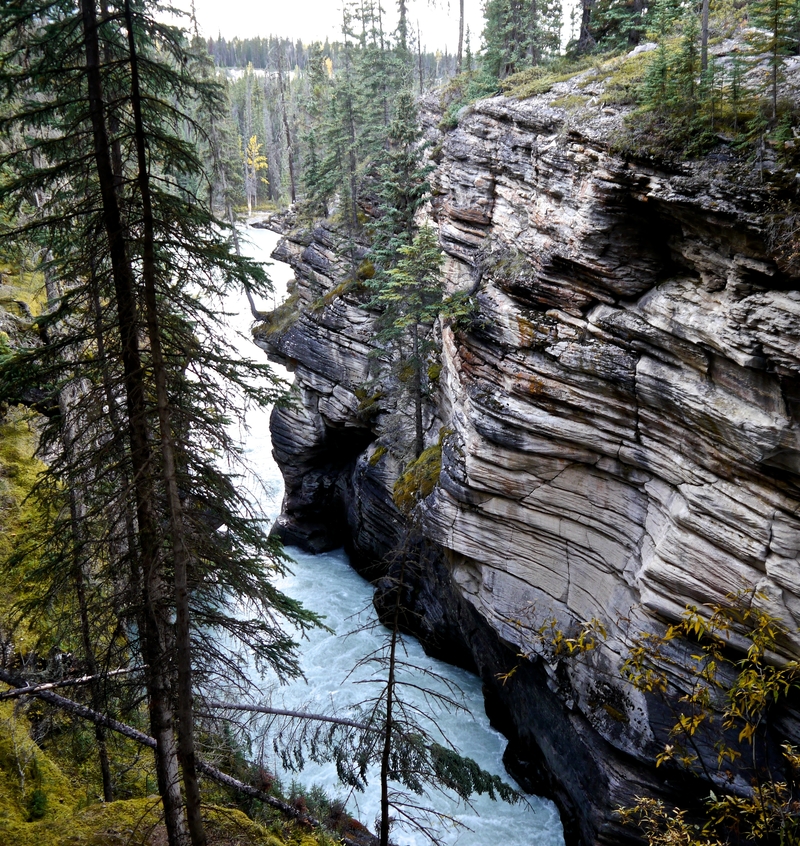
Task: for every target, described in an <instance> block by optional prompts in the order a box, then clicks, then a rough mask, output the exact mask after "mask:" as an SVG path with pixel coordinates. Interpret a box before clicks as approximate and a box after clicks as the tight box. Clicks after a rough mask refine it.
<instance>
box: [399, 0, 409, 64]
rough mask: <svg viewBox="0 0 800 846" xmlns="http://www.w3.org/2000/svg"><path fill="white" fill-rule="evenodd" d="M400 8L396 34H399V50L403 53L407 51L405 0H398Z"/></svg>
mask: <svg viewBox="0 0 800 846" xmlns="http://www.w3.org/2000/svg"><path fill="white" fill-rule="evenodd" d="M397 5H398V7H399V10H400V21H399V23H398V24H397V34H398V35H399V36H400V50H401V51H402V52H403V54H405V53H406V52H407V51H408V16H407V14H406V0H398V2H397Z"/></svg>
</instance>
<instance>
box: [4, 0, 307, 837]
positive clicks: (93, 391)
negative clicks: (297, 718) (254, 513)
mask: <svg viewBox="0 0 800 846" xmlns="http://www.w3.org/2000/svg"><path fill="white" fill-rule="evenodd" d="M0 42H2V43H3V45H4V48H3V53H2V56H0V82H2V84H3V85H4V86H6V91H7V94H8V95H9V99H8V103H9V107H8V109H7V110H6V113H5V114H4V115H3V117H2V123H3V128H4V129H5V130H6V131H7V132H8V133H9V134H8V136H7V137H15V136H16V137H17V138H19V142H18V143H15V145H14V146H11V147H9V148H7V151H6V152H5V153H4V155H3V157H2V162H1V163H2V165H3V167H4V172H5V173H7V174H9V178H7V179H4V182H3V184H2V186H1V189H2V190H1V191H0V193H1V194H2V200H3V201H4V202H5V203H6V204H7V207H8V208H10V209H11V210H12V211H14V212H16V215H17V223H16V225H15V226H14V227H13V228H12V229H11V230H10V231H8V232H6V233H5V237H7V238H33V237H35V238H37V239H39V240H40V241H41V242H42V243H44V244H46V245H47V247H48V252H49V254H50V255H51V256H52V259H51V260H50V261H49V266H50V270H51V272H52V273H54V274H55V275H56V276H57V278H59V279H61V280H63V282H64V285H65V290H66V294H65V296H64V297H63V301H62V302H61V303H60V305H59V308H58V309H57V310H56V311H55V312H54V313H53V316H52V318H51V320H52V321H59V327H60V330H61V331H60V332H59V333H58V336H57V337H56V336H54V338H55V340H51V341H49V342H47V343H45V344H44V345H43V346H42V347H37V348H34V349H31V350H29V351H27V352H24V353H23V354H22V355H20V356H17V357H12V359H11V360H10V361H6V362H4V366H3V370H2V373H0V384H2V387H3V393H5V394H6V395H7V396H8V395H11V396H15V395H17V393H16V391H15V382H18V381H19V380H20V379H21V378H23V377H24V376H27V375H33V376H34V378H35V380H36V382H37V383H38V384H39V385H41V386H42V388H43V390H45V391H47V390H53V388H52V386H53V384H57V385H58V390H60V391H65V390H67V391H69V390H70V388H72V391H73V396H74V397H76V398H77V399H76V403H77V407H79V408H81V409H86V412H85V413H87V414H88V413H89V409H92V412H91V414H90V416H89V417H87V418H83V417H82V418H81V419H82V421H83V427H84V428H83V431H82V433H81V435H80V437H75V438H70V439H69V449H65V450H63V451H62V458H61V459H60V460H59V461H54V462H53V463H52V464H51V467H54V468H55V470H53V471H52V472H54V473H56V474H58V473H60V474H61V475H60V476H58V475H56V476H55V478H56V479H59V478H60V479H64V480H65V482H66V484H67V485H75V484H80V483H81V480H84V481H85V480H87V479H95V478H97V479H101V480H104V482H117V483H118V482H120V481H121V480H124V479H127V480H129V484H126V485H123V486H122V489H123V490H124V492H125V496H124V497H123V498H122V499H120V496H119V493H118V492H114V491H113V488H112V489H111V490H110V489H109V488H107V487H106V485H105V484H102V485H101V484H97V485H91V486H90V487H88V488H87V490H86V491H84V496H85V502H84V506H86V514H87V515H89V516H92V517H93V518H94V522H92V523H86V522H85V521H82V526H81V527H80V529H79V531H78V533H77V534H76V535H75V536H76V537H78V538H81V537H83V536H86V537H90V536H91V532H90V531H89V528H90V527H91V529H92V531H94V530H95V529H97V530H98V531H99V532H100V533H101V536H102V537H103V538H104V541H103V556H102V557H101V558H99V562H104V566H103V569H100V570H98V569H97V567H98V559H95V558H94V557H92V553H93V551H95V550H96V547H93V546H92V545H89V544H84V543H83V542H80V543H77V544H72V546H71V548H70V550H69V551H70V554H74V553H76V552H80V554H81V556H83V561H84V562H85V566H86V567H87V568H90V569H91V572H92V574H93V576H98V577H99V576H103V577H104V578H106V579H107V582H106V584H107V585H108V590H109V591H110V592H111V593H114V594H115V595H116V597H117V599H116V602H115V606H114V610H115V612H116V613H117V615H118V616H119V617H120V619H121V620H122V619H130V620H133V621H135V627H134V626H131V627H129V629H128V630H129V631H130V632H131V633H133V632H135V641H133V642H132V646H134V647H135V648H137V649H138V650H139V651H140V653H141V656H142V659H143V663H144V664H145V665H146V666H147V670H146V674H145V680H146V688H147V695H148V705H149V713H150V721H151V734H152V735H153V737H154V738H155V740H156V750H157V754H156V762H157V771H158V782H159V792H160V794H161V797H162V801H163V806H164V813H165V822H166V827H167V832H168V836H169V840H170V843H171V844H173V846H181V845H182V844H183V843H185V842H186V840H187V829H186V821H188V835H190V836H191V840H192V842H193V844H195V846H200V844H202V843H203V841H204V832H203V827H202V820H201V818H200V815H199V810H200V808H199V791H198V786H197V777H196V767H194V766H193V761H194V744H193V725H192V722H193V721H192V698H193V695H194V692H195V691H196V690H197V689H198V685H200V686H202V684H203V682H204V680H205V681H213V677H214V673H215V672H229V671H230V670H231V669H232V668H233V667H234V666H235V665H234V663H232V662H231V660H230V656H229V655H227V654H226V651H225V649H224V648H221V647H220V640H219V639H218V638H217V637H216V636H215V635H214V633H215V632H219V631H225V632H227V633H229V634H230V635H233V636H234V637H236V638H238V639H239V640H240V641H242V642H244V643H245V644H246V645H247V646H248V647H249V648H250V649H252V650H253V651H254V653H255V654H256V656H257V657H258V658H260V659H261V660H263V661H264V662H265V663H266V664H268V665H270V666H272V667H273V668H274V669H275V670H276V671H277V672H278V673H293V672H297V665H296V663H295V660H294V657H293V654H292V651H291V647H292V643H291V640H290V639H289V638H288V637H286V636H285V635H284V634H283V632H282V631H281V630H280V628H279V627H278V626H277V624H276V619H277V618H280V617H287V618H288V619H290V620H292V621H294V622H296V623H298V624H300V625H301V626H304V625H307V624H308V623H309V622H311V618H310V617H309V615H307V614H305V613H304V612H302V610H301V609H300V608H299V607H298V606H297V605H296V604H294V603H292V602H291V601H289V600H288V599H287V598H286V597H284V596H283V595H282V594H280V593H279V592H278V591H276V590H275V589H274V588H273V586H272V585H271V584H270V582H269V579H268V575H269V570H268V569H265V567H264V563H265V559H266V561H268V562H271V566H272V568H273V569H276V568H277V569H279V568H280V566H281V556H280V551H279V550H278V549H277V548H276V546H275V544H274V542H273V541H271V540H270V539H269V538H266V537H265V536H264V535H263V532H262V529H261V528H260V524H259V523H258V522H257V521H256V520H254V519H252V518H251V516H250V515H249V512H248V508H247V506H246V502H247V497H246V496H245V495H243V494H241V493H240V492H238V491H237V489H236V487H235V485H234V484H233V483H232V481H231V479H230V478H229V477H228V476H226V474H225V473H224V472H223V471H222V470H221V469H220V467H219V466H218V465H217V463H216V461H215V456H216V455H228V456H230V455H232V454H233V444H232V443H231V440H230V436H229V435H228V434H227V430H226V429H225V422H226V418H227V417H228V416H229V415H235V414H236V413H237V412H236V409H237V406H236V404H235V396H236V394H237V392H238V394H239V395H240V396H241V397H242V398H243V399H249V400H251V401H267V400H271V399H275V396H276V394H275V391H274V390H273V389H272V388H271V387H267V388H266V389H264V388H262V387H258V386H257V385H254V384H253V383H252V381H251V380H252V378H254V377H255V378H260V379H266V380H267V381H266V383H265V384H267V385H268V386H271V385H272V379H271V376H270V374H269V372H268V370H266V369H265V368H264V367H263V366H259V365H255V364H253V363H248V362H242V363H236V362H235V361H234V359H233V357H232V356H231V355H230V353H229V352H228V351H227V350H226V348H225V346H224V343H223V342H222V340H221V337H220V333H219V330H218V328H217V327H216V326H215V323H214V315H213V311H212V310H211V309H210V308H209V307H208V305H207V304H206V303H204V302H203V301H201V300H199V299H198V298H197V295H196V290H197V289H196V286H197V285H198V284H199V283H202V284H203V285H204V294H205V296H206V297H213V296H217V295H219V294H221V293H222V292H223V291H224V290H225V289H226V288H227V287H229V286H230V285H232V284H238V285H242V286H246V285H251V284H252V281H251V280H252V279H256V280H261V282H262V283H263V282H264V281H265V280H264V276H263V272H262V271H261V270H260V269H259V268H258V267H256V266H253V265H251V264H249V263H248V262H245V261H243V260H242V259H240V258H238V257H237V256H236V255H235V254H233V253H231V251H230V248H229V246H228V245H227V243H226V241H225V238H224V236H223V235H222V234H220V224H219V222H218V221H216V220H215V219H214V217H213V216H212V215H211V213H210V210H209V209H208V207H207V206H206V205H205V204H204V202H203V198H202V197H201V196H197V195H187V190H186V186H187V185H188V184H192V182H193V181H196V180H194V177H195V176H196V175H197V173H198V169H199V160H198V157H197V155H196V152H195V148H194V146H193V145H192V144H191V143H189V142H187V141H186V139H185V138H183V137H180V136H178V135H177V134H176V133H175V131H174V128H175V127H176V126H186V125H188V126H189V127H190V128H191V131H192V132H194V133H196V134H203V130H202V129H201V127H200V126H199V124H198V122H197V120H196V118H195V117H194V116H193V114H192V111H193V109H194V108H195V107H196V104H197V103H199V102H202V103H204V104H205V105H206V107H207V108H208V109H210V110H212V111H213V110H214V109H219V108H220V106H221V104H222V103H223V102H224V101H223V99H222V98H221V92H220V90H219V88H218V86H217V85H216V84H215V83H212V82H210V81H208V80H202V79H200V80H199V79H196V78H194V77H193V76H192V73H191V71H192V67H193V62H191V61H190V60H189V59H190V57H189V55H188V53H187V46H186V43H185V41H184V39H183V37H182V35H181V33H180V32H179V31H178V30H176V29H174V28H172V27H170V26H167V25H165V24H163V23H160V22H159V21H157V20H156V19H155V18H154V17H152V16H151V15H150V9H149V7H148V6H146V5H142V4H137V5H136V7H134V6H133V5H132V4H131V3H130V2H129V0H123V2H122V3H121V4H120V5H119V6H118V7H116V6H115V7H114V8H112V9H109V10H108V13H106V10H105V8H104V9H103V11H102V15H101V16H99V17H98V14H97V9H96V8H95V6H94V4H93V2H92V0H81V2H80V6H79V7H78V6H76V5H74V4H73V3H72V2H71V0H57V2H54V3H52V4H50V5H48V6H47V7H46V8H44V9H43V8H42V7H41V6H40V5H39V4H33V3H30V4H29V3H27V2H20V3H18V4H15V6H14V8H13V14H12V15H11V16H10V17H9V19H8V20H5V21H4V22H3V27H2V30H0ZM174 104H180V106H178V105H174ZM12 133H14V134H15V135H12ZM183 175H187V176H189V177H192V179H189V180H184V179H183V178H181V177H182V176H183ZM31 192H33V193H35V194H37V195H38V196H41V197H42V198H43V199H42V202H41V203H40V204H39V206H38V208H36V209H31V208H26V207H25V203H24V200H25V198H26V197H27V196H29V195H30V194H31ZM93 290H94V291H95V292H96V293H94V294H93V293H92V291H93ZM80 298H83V299H84V300H88V301H89V302H90V303H92V302H93V303H97V302H98V301H99V302H100V304H101V306H100V309H101V310H100V311H99V312H98V311H97V310H96V309H88V310H81V309H75V308H73V307H72V305H73V304H75V303H77V302H79V301H80ZM93 312H94V314H95V317H99V320H100V323H99V324H97V323H96V322H95V321H94V318H92V317H91V316H92V314H93ZM87 321H88V323H87ZM98 326H100V327H103V328H102V330H100V329H98ZM142 339H146V342H145V343H142V342H141V341H142ZM210 339H213V343H210ZM81 347H83V348H84V350H85V349H88V350H90V351H93V356H91V357H90V358H88V359H87V357H86V354H85V352H84V353H83V354H82V355H81V356H80V360H81V361H82V362H91V361H97V367H96V368H95V369H93V367H82V368H81V371H80V373H79V374H78V373H77V372H76V370H75V367H74V362H75V361H76V360H78V358H79V357H78V356H77V355H76V354H75V351H76V350H80V349H81ZM101 347H102V350H103V351H102V352H101ZM211 373H214V374H216V375H214V376H211V375H210V374H211ZM54 419H55V415H54ZM53 425H54V426H58V425H59V424H58V422H54V423H53ZM111 447H113V449H112V448H111ZM46 478H48V477H46ZM50 478H52V477H50ZM51 486H52V484H51ZM115 508H121V509H122V512H123V514H124V515H125V517H124V519H123V520H122V521H120V520H119V519H111V520H104V519H103V518H104V516H105V515H108V514H110V513H112V512H113V510H114V509H115ZM73 511H74V513H75V515H76V517H77V516H80V515H79V510H78V509H73ZM104 526H105V527H106V528H105V529H104V528H103V527H104ZM120 526H124V527H126V528H125V532H124V534H123V535H122V538H121V541H122V542H120V539H119V536H118V535H117V531H118V527H120ZM221 527H225V529H226V530H227V531H224V532H220V531H218V529H220V528H221ZM53 529H54V530H56V529H57V524H53ZM112 530H113V533H112ZM103 532H105V534H102V533H103ZM51 537H52V535H51ZM57 560H58V558H57V557H55V558H53V559H52V561H53V562H56V561H57ZM58 572H59V569H58V567H57V566H53V567H51V568H50V569H49V571H48V575H49V578H50V580H51V582H53V583H54V584H55V583H56V582H55V580H56V579H57V576H58ZM72 572H75V573H76V575H78V574H79V571H78V569H77V568H73V570H72ZM123 573H127V577H126V582H127V587H125V589H123V590H119V589H117V587H116V586H117V585H118V582H119V580H120V578H121V575H122V574H123ZM233 594H235V595H237V596H239V597H243V598H244V599H245V600H246V601H250V602H252V603H253V608H254V609H255V611H256V613H255V616H254V617H253V618H251V619H247V620H245V619H241V618H238V617H234V616H231V615H230V614H228V613H227V612H226V611H225V602H226V601H227V599H228V598H229V597H230V596H231V595H233ZM200 649H201V650H202V654H203V655H204V666H203V668H202V671H201V672H200V673H199V674H198V673H197V672H196V670H197V669H198V668H196V667H195V666H193V660H192V656H193V654H198V650H200ZM173 695H174V697H175V702H176V703H177V724H176V721H175V719H174V716H173V712H172V702H173ZM176 729H177V732H176ZM176 736H177V742H178V745H179V746H180V750H181V760H180V766H181V768H182V771H183V782H184V786H185V791H186V793H185V807H186V817H184V798H183V797H182V796H181V791H180V784H179V780H178V772H179V764H178V757H177V748H176Z"/></svg>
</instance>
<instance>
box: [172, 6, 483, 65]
mask: <svg viewBox="0 0 800 846" xmlns="http://www.w3.org/2000/svg"><path fill="white" fill-rule="evenodd" d="M179 5H181V6H183V7H184V8H186V9H188V8H189V5H190V0H181V2H180V3H179ZM481 5H482V0H464V13H465V17H466V22H467V23H468V24H469V28H470V42H471V44H472V49H473V51H477V49H478V47H479V46H480V35H481V30H482V29H483V13H482V11H481ZM384 6H385V9H386V16H387V24H388V26H387V28H388V29H390V30H391V29H394V27H395V26H396V25H397V3H396V2H394V0H384ZM195 8H196V10H197V19H198V22H199V24H200V29H201V30H202V34H203V35H205V36H206V37H209V36H210V37H211V38H216V37H217V34H218V33H221V34H222V35H223V36H224V37H225V38H233V37H234V36H238V37H239V38H248V37H255V36H257V35H261V36H265V35H283V36H287V37H289V38H292V39H293V40H296V39H298V38H300V39H302V41H303V42H305V43H306V44H308V43H309V42H311V41H316V40H319V41H324V40H325V39H326V38H330V39H331V41H333V40H335V39H337V38H340V37H341V36H340V29H339V27H340V24H341V19H342V8H341V3H340V2H339V0H328V2H326V0H195ZM408 19H409V24H410V25H411V26H412V27H414V29H416V22H417V20H419V25H420V28H421V30H422V43H423V46H425V47H427V48H428V49H429V50H436V49H437V48H438V49H441V50H444V49H445V47H447V49H448V50H449V51H450V52H451V53H452V52H454V51H455V48H456V44H457V41H458V0H450V2H449V3H448V0H436V2H435V6H434V5H433V4H431V3H429V2H428V1H427V0H409V3H408ZM184 25H185V26H186V25H187V24H184Z"/></svg>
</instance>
